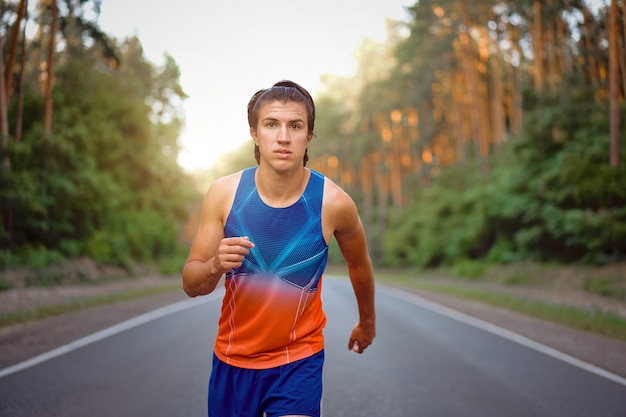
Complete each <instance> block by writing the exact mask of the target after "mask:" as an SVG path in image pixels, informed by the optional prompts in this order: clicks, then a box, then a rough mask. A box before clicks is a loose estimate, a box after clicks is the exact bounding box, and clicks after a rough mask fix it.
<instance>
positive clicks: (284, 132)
mask: <svg viewBox="0 0 626 417" xmlns="http://www.w3.org/2000/svg"><path fill="white" fill-rule="evenodd" d="M278 140H279V141H281V142H288V141H290V140H291V135H290V133H289V129H288V128H287V126H283V127H281V128H280V129H279V131H278Z"/></svg>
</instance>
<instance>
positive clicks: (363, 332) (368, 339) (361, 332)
mask: <svg viewBox="0 0 626 417" xmlns="http://www.w3.org/2000/svg"><path fill="white" fill-rule="evenodd" d="M375 336H376V325H374V324H368V325H363V324H361V323H359V324H357V325H356V326H354V328H353V329H352V334H350V340H349V342H348V350H353V351H355V352H356V353H358V354H361V353H363V351H364V350H365V349H367V347H368V346H369V345H371V344H372V342H373V341H374V337H375Z"/></svg>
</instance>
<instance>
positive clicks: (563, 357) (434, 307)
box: [377, 284, 626, 386]
mask: <svg viewBox="0 0 626 417" xmlns="http://www.w3.org/2000/svg"><path fill="white" fill-rule="evenodd" d="M377 287H379V288H381V289H384V291H385V293H387V294H388V295H390V296H392V297H394V298H397V299H400V300H403V301H406V302H408V303H411V304H414V305H416V306H418V307H423V308H425V309H427V310H430V311H433V312H435V313H438V314H441V315H443V316H446V317H449V318H451V319H453V320H456V321H459V322H461V323H465V324H468V325H470V326H473V327H476V328H479V329H482V330H484V331H486V332H489V333H492V334H495V335H497V336H500V337H503V338H505V339H508V340H510V341H512V342H515V343H517V344H519V345H522V346H525V347H527V348H529V349H533V350H535V351H537V352H541V353H543V354H545V355H548V356H551V357H553V358H555V359H558V360H560V361H563V362H565V363H568V364H570V365H573V366H576V367H578V368H580V369H584V370H585V371H588V372H591V373H593V374H596V375H598V376H601V377H603V378H606V379H608V380H610V381H613V382H617V383H618V384H621V385H624V386H626V378H623V377H621V376H619V375H616V374H614V373H612V372H609V371H607V370H605V369H602V368H600V367H597V366H595V365H592V364H590V363H588V362H585V361H582V360H580V359H577V358H575V357H573V356H570V355H568V354H566V353H563V352H561V351H559V350H556V349H553V348H551V347H549V346H546V345H543V344H541V343H538V342H535V341H534V340H532V339H529V338H527V337H524V336H522V335H520V334H517V333H514V332H512V331H510V330H507V329H504V328H502V327H499V326H496V325H495V324H491V323H489V322H486V321H483V320H480V319H477V318H475V317H472V316H469V315H467V314H464V313H461V312H459V311H456V310H454V309H451V308H448V307H445V306H443V305H441V304H437V303H435V302H432V301H429V300H426V299H425V298H422V297H420V296H418V295H415V294H411V293H408V292H406V291H402V290H399V289H396V288H392V287H389V286H386V285H384V284H377Z"/></svg>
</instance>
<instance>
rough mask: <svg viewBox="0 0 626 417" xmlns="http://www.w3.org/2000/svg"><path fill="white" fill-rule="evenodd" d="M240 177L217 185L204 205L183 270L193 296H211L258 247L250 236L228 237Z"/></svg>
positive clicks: (187, 285) (222, 180)
mask: <svg viewBox="0 0 626 417" xmlns="http://www.w3.org/2000/svg"><path fill="white" fill-rule="evenodd" d="M238 180H239V179H238V177H236V176H231V177H227V178H223V179H221V180H218V181H217V182H216V183H214V184H213V185H212V186H211V188H209V191H208V192H207V194H206V196H205V198H204V202H203V204H202V214H201V217H200V225H199V226H198V230H197V232H196V235H195V237H194V239H193V243H192V244H191V249H190V251H189V257H188V258H187V262H186V263H185V266H184V268H183V274H182V278H183V290H184V291H185V292H186V293H187V295H189V296H190V297H195V296H198V295H205V294H209V293H211V292H212V291H213V290H214V289H215V287H216V286H217V284H218V282H219V280H220V278H221V277H222V275H224V273H225V272H228V271H230V270H231V269H234V268H238V267H239V266H241V263H242V261H243V258H244V257H245V256H246V255H247V254H248V253H249V252H250V248H252V247H254V244H253V243H252V242H250V241H249V240H248V238H246V237H233V238H224V222H225V219H226V216H227V215H228V212H230V207H231V206H232V200H233V199H234V191H233V190H234V189H236V188H237V183H238Z"/></svg>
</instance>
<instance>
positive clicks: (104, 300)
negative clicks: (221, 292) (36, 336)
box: [0, 282, 180, 327]
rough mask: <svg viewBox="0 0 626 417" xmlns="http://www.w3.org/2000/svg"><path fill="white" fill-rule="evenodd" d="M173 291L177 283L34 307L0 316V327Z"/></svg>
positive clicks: (178, 287)
mask: <svg viewBox="0 0 626 417" xmlns="http://www.w3.org/2000/svg"><path fill="white" fill-rule="evenodd" d="M175 290H180V283H179V282H172V283H168V284H166V285H159V286H155V287H147V288H138V289H133V290H129V291H121V292H117V293H112V294H107V295H98V296H93V297H87V298H84V299H81V300H79V301H75V302H70V303H63V304H55V305H49V306H40V307H35V308H33V309H31V310H25V311H16V312H11V313H7V314H2V315H0V327H4V326H9V325H12V324H18V323H24V322H27V321H31V320H41V319H45V318H49V317H54V316H60V315H62V314H67V313H73V312H76V311H80V310H83V309H86V308H90V307H97V306H102V305H107V304H113V303H117V302H121V301H128V300H133V299H136V298H141V297H145V296H149V295H156V294H163V293H167V292H172V291H175Z"/></svg>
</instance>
